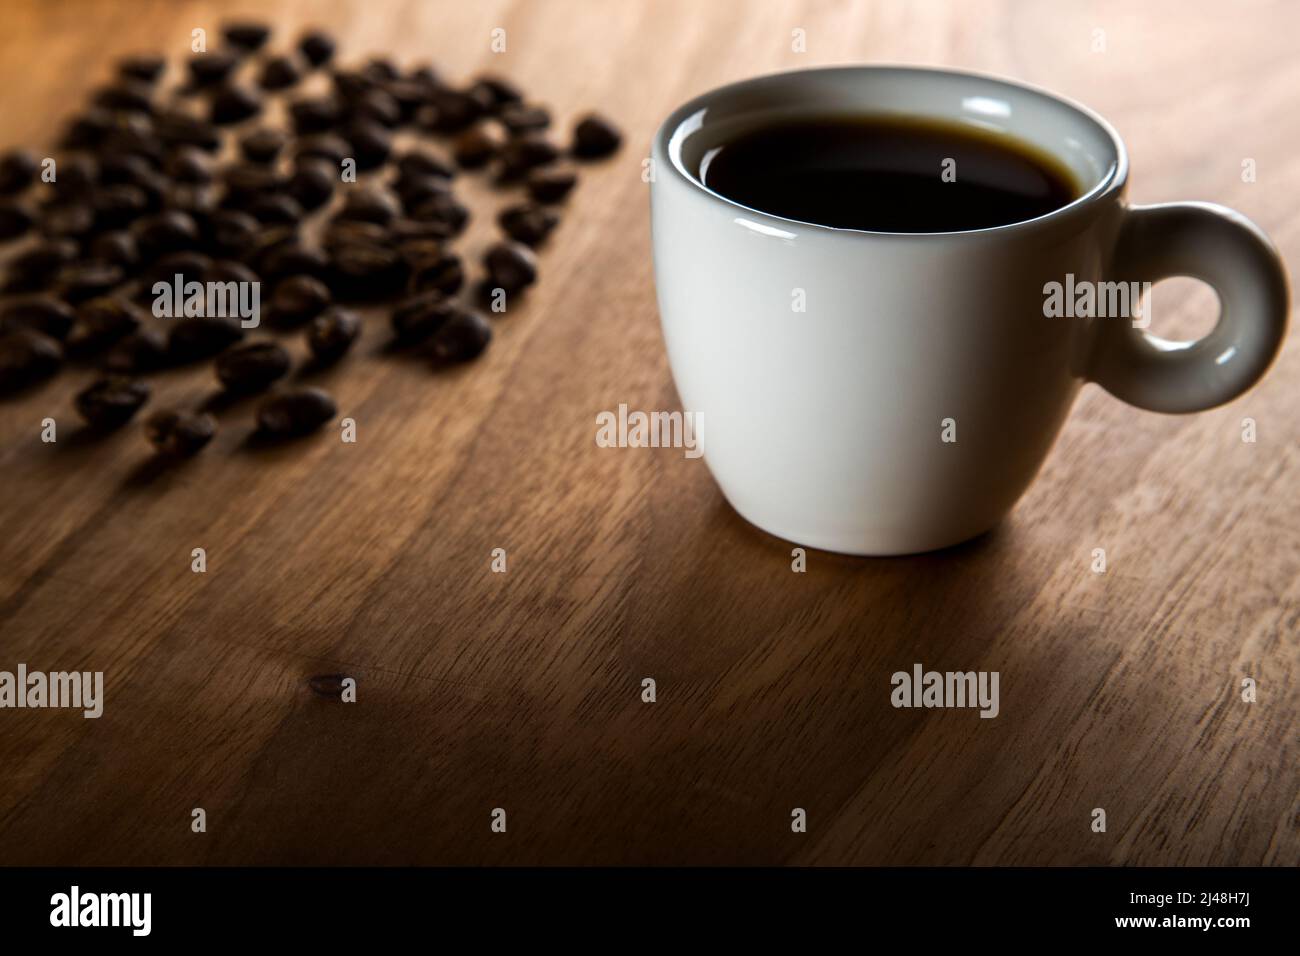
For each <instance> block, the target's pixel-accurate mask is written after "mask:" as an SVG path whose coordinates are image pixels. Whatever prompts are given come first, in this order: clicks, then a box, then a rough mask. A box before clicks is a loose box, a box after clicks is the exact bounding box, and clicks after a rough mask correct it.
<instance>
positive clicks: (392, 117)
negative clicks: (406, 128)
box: [348, 89, 402, 138]
mask: <svg viewBox="0 0 1300 956" xmlns="http://www.w3.org/2000/svg"><path fill="white" fill-rule="evenodd" d="M348 113H349V115H350V116H351V117H352V121H353V122H363V123H374V124H375V125H376V126H379V127H380V128H382V129H393V128H394V127H396V126H398V125H399V124H400V123H401V122H402V106H401V104H400V103H398V102H397V100H396V99H395V98H394V97H393V95H392V94H391V93H389V92H388V91H387V90H380V89H373V90H367V91H366V92H365V93H363V94H362V95H361V96H359V97H357V98H356V99H355V100H352V101H351V102H350V103H349V104H348ZM349 138H352V137H351V136H349Z"/></svg>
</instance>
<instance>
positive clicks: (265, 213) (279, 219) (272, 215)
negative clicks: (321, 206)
mask: <svg viewBox="0 0 1300 956" xmlns="http://www.w3.org/2000/svg"><path fill="white" fill-rule="evenodd" d="M248 213H249V215H251V216H253V218H255V219H256V220H257V221H258V222H260V223H263V224H264V225H288V224H290V223H295V222H298V221H299V220H301V219H302V217H303V210H302V206H301V205H299V203H298V200H296V199H294V198H293V197H292V196H290V195H288V194H286V193H273V194H271V195H267V196H258V197H257V198H256V199H254V200H253V201H252V202H250V203H249V204H248Z"/></svg>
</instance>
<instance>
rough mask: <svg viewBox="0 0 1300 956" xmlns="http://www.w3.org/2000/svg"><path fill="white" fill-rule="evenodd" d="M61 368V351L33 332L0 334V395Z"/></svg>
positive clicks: (45, 337)
mask: <svg viewBox="0 0 1300 956" xmlns="http://www.w3.org/2000/svg"><path fill="white" fill-rule="evenodd" d="M62 364H63V349H62V348H60V347H59V343H58V342H57V341H55V340H54V339H52V338H50V337H49V336H48V335H42V334H41V333H40V332H37V331H36V330H35V329H22V328H19V329H13V330H10V331H0V393H9V392H16V391H18V390H19V389H23V388H27V387H28V386H29V385H35V384H36V383H37V382H40V381H43V380H44V379H47V378H49V377H50V376H51V375H53V374H54V373H55V372H57V371H58V370H59V366H60V365H62Z"/></svg>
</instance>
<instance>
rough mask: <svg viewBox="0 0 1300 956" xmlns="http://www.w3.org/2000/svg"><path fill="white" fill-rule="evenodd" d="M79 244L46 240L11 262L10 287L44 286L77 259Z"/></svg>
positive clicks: (65, 240)
mask: <svg viewBox="0 0 1300 956" xmlns="http://www.w3.org/2000/svg"><path fill="white" fill-rule="evenodd" d="M77 251H78V247H77V243H76V242H74V241H73V240H71V239H46V240H43V241H41V242H38V243H36V245H34V246H31V247H30V248H28V249H27V250H26V251H24V252H20V253H19V254H18V255H16V256H14V257H13V258H12V259H10V260H9V278H10V282H9V285H10V286H12V287H15V288H37V287H41V286H43V285H44V284H45V283H46V282H48V280H49V279H51V278H53V276H54V274H55V273H56V272H58V271H59V269H61V268H62V267H63V266H64V265H66V264H67V263H69V262H72V261H73V260H74V259H76V258H77Z"/></svg>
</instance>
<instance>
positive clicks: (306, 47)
mask: <svg viewBox="0 0 1300 956" xmlns="http://www.w3.org/2000/svg"><path fill="white" fill-rule="evenodd" d="M298 49H299V51H301V53H302V55H303V56H304V57H305V58H306V60H307V62H308V63H310V64H311V65H312V66H320V65H322V64H324V63H328V62H329V61H330V60H331V59H333V57H334V38H333V37H331V36H330V35H329V34H328V33H325V32H323V31H321V30H308V31H307V32H305V33H304V34H303V35H302V36H301V37H300V38H299V39H298Z"/></svg>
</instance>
